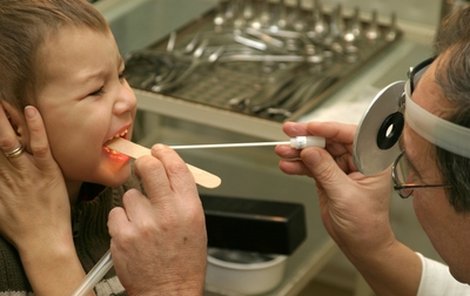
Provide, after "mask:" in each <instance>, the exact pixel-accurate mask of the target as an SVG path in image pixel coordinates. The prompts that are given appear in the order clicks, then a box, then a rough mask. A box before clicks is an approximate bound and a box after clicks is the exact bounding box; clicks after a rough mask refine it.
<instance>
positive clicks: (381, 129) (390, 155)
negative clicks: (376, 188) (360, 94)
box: [353, 81, 405, 175]
mask: <svg viewBox="0 0 470 296" xmlns="http://www.w3.org/2000/svg"><path fill="white" fill-rule="evenodd" d="M404 85H405V82H404V81H397V82H394V83H392V84H390V85H388V86H387V87H385V88H384V89H382V90H381V91H380V92H379V93H378V94H377V95H376V96H375V98H374V99H373V100H372V103H371V104H370V105H369V107H368V108H367V110H366V112H365V113H364V115H363V117H362V119H361V121H360V122H359V125H358V127H357V131H356V136H355V139H354V144H353V154H354V163H355V165H356V167H357V169H358V170H359V171H360V172H361V173H363V174H364V175H373V174H376V173H378V172H381V171H383V170H384V169H386V168H387V167H389V166H390V165H391V164H392V162H393V161H394V160H395V158H396V157H397V156H398V155H399V154H400V147H399V145H398V140H399V139H400V136H401V133H402V131H403V126H404V118H403V114H402V112H401V111H400V100H401V99H402V97H403V89H404Z"/></svg>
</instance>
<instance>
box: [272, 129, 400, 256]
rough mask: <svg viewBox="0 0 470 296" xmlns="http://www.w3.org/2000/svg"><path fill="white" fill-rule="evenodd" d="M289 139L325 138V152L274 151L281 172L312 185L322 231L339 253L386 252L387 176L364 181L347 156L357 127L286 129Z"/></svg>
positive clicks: (388, 238) (386, 173)
mask: <svg viewBox="0 0 470 296" xmlns="http://www.w3.org/2000/svg"><path fill="white" fill-rule="evenodd" d="M283 129H284V132H285V133H286V134H287V135H288V136H289V137H293V136H300V135H313V136H320V137H325V138H326V147H325V148H319V147H308V148H305V149H303V150H296V149H293V148H290V147H289V146H287V145H282V146H278V147H276V153H277V154H278V155H279V156H280V157H281V161H280V164H279V166H280V169H281V170H282V171H284V172H285V173H287V174H291V175H307V176H310V177H313V178H314V179H315V181H316V186H317V191H318V198H319V205H320V210H321V217H322V220H323V223H324V225H325V228H326V229H327V231H328V232H329V234H330V235H331V237H332V238H333V239H334V240H335V241H336V243H337V244H338V246H339V247H340V248H341V249H342V250H343V252H344V253H345V254H346V255H348V257H351V256H358V255H360V254H361V253H364V252H366V253H367V252H370V249H371V248H377V249H380V248H386V247H387V246H388V245H389V244H391V243H393V242H394V241H395V237H394V235H393V232H392V230H391V227H390V222H389V199H390V195H391V183H390V181H391V177H390V171H389V170H386V171H384V172H382V173H379V174H377V175H375V176H364V175H363V174H361V173H360V172H358V171H357V169H356V167H355V165H354V162H353V155H352V150H353V148H352V146H353V141H354V134H355V130H356V126H354V125H348V124H341V123H332V122H330V123H320V122H311V123H292V122H290V123H286V124H285V125H284V126H283Z"/></svg>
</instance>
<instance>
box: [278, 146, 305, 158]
mask: <svg viewBox="0 0 470 296" xmlns="http://www.w3.org/2000/svg"><path fill="white" fill-rule="evenodd" d="M274 152H275V153H276V154H277V155H278V156H279V157H281V158H284V159H287V160H290V159H298V158H299V157H300V150H299V149H295V148H292V147H290V146H289V145H278V146H276V147H275V148H274Z"/></svg>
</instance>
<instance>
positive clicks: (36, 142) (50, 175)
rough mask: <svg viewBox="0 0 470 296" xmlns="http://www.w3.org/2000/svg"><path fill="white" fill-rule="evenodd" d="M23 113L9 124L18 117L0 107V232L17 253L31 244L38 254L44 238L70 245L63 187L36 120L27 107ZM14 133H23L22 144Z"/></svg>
mask: <svg viewBox="0 0 470 296" xmlns="http://www.w3.org/2000/svg"><path fill="white" fill-rule="evenodd" d="M9 111H10V112H9V113H11V112H12V111H13V110H12V109H11V106H10V108H9ZM10 115H11V114H10ZM24 115H25V119H26V121H25V122H23V124H22V123H21V122H15V120H16V121H18V120H19V119H18V118H22V116H21V113H20V112H17V113H15V115H14V116H11V118H10V120H9V118H8V117H7V114H6V112H5V109H4V108H2V107H1V105H0V150H1V151H0V231H1V233H2V235H4V236H5V237H6V238H8V239H9V240H10V241H11V242H12V243H13V244H14V245H15V246H16V248H17V249H18V251H19V252H20V254H21V253H22V252H23V251H25V252H26V251H27V252H30V251H31V250H32V249H34V248H37V250H38V252H39V251H40V249H41V247H44V245H45V244H44V241H47V242H48V244H47V245H49V246H52V245H54V239H55V240H57V241H58V243H61V244H64V238H65V237H67V238H70V240H69V243H73V241H72V233H71V227H70V202H69V199H68V195H67V189H66V187H65V182H64V179H63V176H62V173H61V171H60V168H59V167H58V165H57V163H56V162H55V161H54V159H53V157H52V155H51V151H50V149H49V144H48V140H47V135H46V131H45V127H44V124H43V121H42V118H41V116H40V114H39V112H38V110H37V109H36V108H34V107H32V106H28V107H26V109H25V114H24ZM13 126H14V127H15V129H16V128H17V129H18V130H14V128H13ZM25 129H27V130H28V133H26V131H25ZM20 134H21V135H27V136H24V137H22V138H24V139H27V140H26V141H27V143H21V142H20V139H19V135H20ZM23 141H25V140H23ZM18 147H24V150H21V149H17V148H18ZM15 150H16V151H17V152H18V153H15V152H13V153H11V151H15ZM64 235H65V236H64ZM28 250H29V251H28Z"/></svg>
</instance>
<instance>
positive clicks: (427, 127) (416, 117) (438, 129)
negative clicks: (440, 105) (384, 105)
mask: <svg viewBox="0 0 470 296" xmlns="http://www.w3.org/2000/svg"><path fill="white" fill-rule="evenodd" d="M405 94H406V103H405V115H406V117H405V122H406V123H407V124H408V125H409V126H410V127H411V128H412V129H413V130H414V131H415V132H416V133H418V134H419V135H420V136H422V137H423V138H425V139H426V140H428V141H429V142H431V143H433V144H434V145H436V146H438V147H441V148H442V149H445V150H447V151H449V152H452V153H455V154H458V155H460V156H463V157H466V158H470V145H469V143H470V128H467V127H464V126H461V125H458V124H455V123H453V122H450V121H448V120H445V119H443V118H440V117H438V116H436V115H434V114H432V113H430V112H428V111H427V110H425V109H424V108H422V107H421V106H419V105H418V104H416V103H415V102H414V101H413V100H412V99H411V97H410V95H409V94H410V84H409V81H408V82H407V84H406V85H405Z"/></svg>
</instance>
